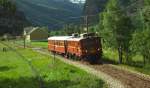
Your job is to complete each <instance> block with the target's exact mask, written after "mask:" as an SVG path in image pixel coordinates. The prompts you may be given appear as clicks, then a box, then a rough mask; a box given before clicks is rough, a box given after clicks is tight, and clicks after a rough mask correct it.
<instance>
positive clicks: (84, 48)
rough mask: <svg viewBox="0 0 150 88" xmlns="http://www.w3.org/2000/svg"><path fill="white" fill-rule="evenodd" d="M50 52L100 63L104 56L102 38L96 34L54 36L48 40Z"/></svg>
mask: <svg viewBox="0 0 150 88" xmlns="http://www.w3.org/2000/svg"><path fill="white" fill-rule="evenodd" d="M48 50H49V51H51V52H55V53H58V54H61V55H64V56H67V57H72V58H73V57H77V58H80V59H81V60H82V59H86V60H88V61H90V62H94V63H95V62H98V61H100V58H101V56H102V45H101V38H100V37H97V36H96V35H95V34H94V33H89V34H87V33H85V34H81V35H80V36H78V35H77V34H74V35H73V36H54V37H50V38H48Z"/></svg>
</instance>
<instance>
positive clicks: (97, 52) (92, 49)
mask: <svg viewBox="0 0 150 88" xmlns="http://www.w3.org/2000/svg"><path fill="white" fill-rule="evenodd" d="M80 42H81V50H82V57H83V58H86V59H87V60H89V61H90V62H98V61H100V60H101V56H102V45H101V37H97V36H94V35H90V34H89V35H87V36H86V38H83V39H82V40H81V41H80Z"/></svg>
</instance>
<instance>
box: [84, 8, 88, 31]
mask: <svg viewBox="0 0 150 88" xmlns="http://www.w3.org/2000/svg"><path fill="white" fill-rule="evenodd" d="M86 9H88V5H86ZM88 18H89V16H88V12H87V13H86V16H85V23H86V32H87V33H88V32H89V27H88V26H89V21H88Z"/></svg>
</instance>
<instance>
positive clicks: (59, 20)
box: [13, 0, 82, 28]
mask: <svg viewBox="0 0 150 88" xmlns="http://www.w3.org/2000/svg"><path fill="white" fill-rule="evenodd" d="M13 1H15V2H16V4H17V6H18V8H19V10H20V11H23V12H24V14H25V15H26V17H27V19H28V20H29V21H30V22H31V23H33V24H34V25H40V26H47V25H49V27H52V28H53V27H56V26H60V25H62V24H64V23H66V22H70V20H71V19H69V18H70V17H73V16H80V15H81V12H82V7H81V6H80V5H78V4H73V3H71V2H69V1H68V0H13ZM76 21H77V20H76Z"/></svg>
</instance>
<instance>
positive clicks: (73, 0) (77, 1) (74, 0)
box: [71, 0, 85, 3]
mask: <svg viewBox="0 0 150 88" xmlns="http://www.w3.org/2000/svg"><path fill="white" fill-rule="evenodd" d="M71 1H72V2H73V3H79V1H82V2H85V0H71Z"/></svg>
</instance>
